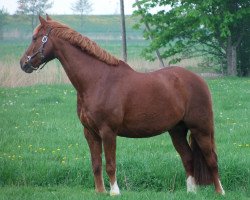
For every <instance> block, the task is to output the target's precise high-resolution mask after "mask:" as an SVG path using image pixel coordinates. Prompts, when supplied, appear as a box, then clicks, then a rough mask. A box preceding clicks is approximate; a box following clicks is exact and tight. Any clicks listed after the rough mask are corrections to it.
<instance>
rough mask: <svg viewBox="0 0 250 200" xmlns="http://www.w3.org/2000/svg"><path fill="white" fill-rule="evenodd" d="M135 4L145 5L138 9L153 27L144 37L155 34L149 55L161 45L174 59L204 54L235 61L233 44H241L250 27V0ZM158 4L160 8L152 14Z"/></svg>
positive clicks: (155, 0)
mask: <svg viewBox="0 0 250 200" xmlns="http://www.w3.org/2000/svg"><path fill="white" fill-rule="evenodd" d="M135 5H140V6H141V9H140V10H137V11H135V12H134V15H136V16H138V15H139V16H143V18H141V20H140V24H143V23H145V22H147V23H148V24H149V25H150V27H151V30H152V31H151V32H145V33H144V37H145V38H146V39H148V38H149V37H148V36H149V35H151V36H152V38H154V41H152V42H151V43H150V45H149V47H148V48H147V49H146V50H145V51H144V56H145V57H146V58H152V52H154V51H155V50H156V49H160V50H162V52H163V53H162V57H164V58H172V60H171V62H176V61H178V60H180V59H183V58H188V57H197V56H201V55H203V56H213V57H214V58H215V59H214V61H215V64H217V65H221V67H224V66H225V65H226V64H228V63H229V62H231V61H230V60H227V59H229V56H228V54H229V53H230V52H229V50H230V48H232V47H236V48H237V47H238V43H239V42H240V41H241V40H242V39H243V36H244V35H246V29H247V28H248V27H249V23H248V22H249V20H248V19H250V1H245V0H240V1H238V0H237V1H236V0H227V1H224V0H207V1H199V0H191V1H190V0H179V1H175V0H152V1H148V0H141V1H139V2H138V3H137V4H135ZM156 7H158V9H159V11H158V12H157V13H156V14H152V9H153V8H156ZM137 27H138V25H137ZM248 37H249V36H248Z"/></svg>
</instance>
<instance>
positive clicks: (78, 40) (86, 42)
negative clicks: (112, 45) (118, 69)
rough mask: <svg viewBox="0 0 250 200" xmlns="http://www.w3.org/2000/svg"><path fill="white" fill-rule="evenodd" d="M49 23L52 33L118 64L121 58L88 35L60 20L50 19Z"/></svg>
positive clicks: (112, 63)
mask: <svg viewBox="0 0 250 200" xmlns="http://www.w3.org/2000/svg"><path fill="white" fill-rule="evenodd" d="M47 25H48V26H49V27H50V28H51V34H52V35H54V36H56V37H58V38H61V39H63V40H66V41H68V42H69V43H70V44H72V45H74V46H77V47H79V48H81V49H82V50H83V51H86V52H87V53H89V54H91V55H93V56H95V57H96V58H97V59H99V60H101V61H103V62H105V63H107V64H109V65H114V66H116V65H118V64H119V59H117V58H116V57H115V56H113V55H111V54H110V53H108V52H107V51H105V50H104V49H102V48H101V47H99V45H97V44H96V43H95V42H94V41H92V40H90V39H89V38H88V37H86V36H83V35H81V34H80V33H78V32H76V31H75V30H73V29H71V28H69V27H68V26H66V25H64V24H61V23H59V22H56V21H53V20H50V21H47Z"/></svg>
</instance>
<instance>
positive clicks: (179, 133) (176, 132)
mask: <svg viewBox="0 0 250 200" xmlns="http://www.w3.org/2000/svg"><path fill="white" fill-rule="evenodd" d="M187 132H188V129H187V128H186V126H185V124H184V123H182V122H181V123H179V124H178V125H177V126H175V127H174V128H173V129H171V130H170V131H169V133H170V136H171V139H172V142H173V144H174V147H175V149H176V151H177V152H178V153H179V155H180V157H181V160H182V163H183V165H184V168H185V171H186V175H187V192H194V193H195V192H196V183H195V179H194V174H193V171H194V170H193V156H192V151H191V148H190V146H189V144H188V141H187Z"/></svg>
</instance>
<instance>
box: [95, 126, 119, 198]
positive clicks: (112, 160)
mask: <svg viewBox="0 0 250 200" xmlns="http://www.w3.org/2000/svg"><path fill="white" fill-rule="evenodd" d="M100 133H101V137H102V141H103V147H104V153H105V159H106V172H107V174H108V176H109V181H110V195H111V196H114V195H120V189H119V187H118V184H117V179H116V135H115V134H114V133H113V131H112V130H111V129H110V128H108V127H105V128H103V129H102V130H101V131H100Z"/></svg>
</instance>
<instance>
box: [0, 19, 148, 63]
mask: <svg viewBox="0 0 250 200" xmlns="http://www.w3.org/2000/svg"><path fill="white" fill-rule="evenodd" d="M51 17H52V18H53V19H55V20H58V21H60V22H62V23H65V24H66V25H68V26H70V27H71V28H73V29H75V30H77V31H78V32H81V33H82V34H84V35H86V36H88V37H90V38H91V39H93V40H94V41H96V42H97V43H98V44H99V45H100V46H102V47H103V48H105V49H107V50H108V51H110V52H111V53H112V54H114V55H116V56H120V55H121V31H120V16H118V15H112V16H85V18H84V27H83V29H82V30H81V29H80V27H79V25H80V21H79V16H76V15H56V16H51ZM137 21H138V19H136V18H134V17H132V16H127V17H126V23H127V24H126V28H127V30H126V32H127V40H128V41H127V42H128V46H129V48H128V54H129V57H130V58H131V59H134V58H138V57H139V55H140V49H142V47H143V46H145V45H146V43H147V42H146V41H145V40H143V37H142V31H141V30H135V29H133V25H134V24H135V23H136V22H137ZM32 32H33V30H32V28H31V26H30V24H29V21H28V20H27V19H24V18H20V17H15V16H9V20H8V24H7V25H6V26H4V40H3V41H0V52H1V53H0V60H5V59H9V58H16V57H19V56H20V53H22V52H23V51H24V49H25V48H26V47H27V46H28V44H29V42H30V41H31V36H32Z"/></svg>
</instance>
